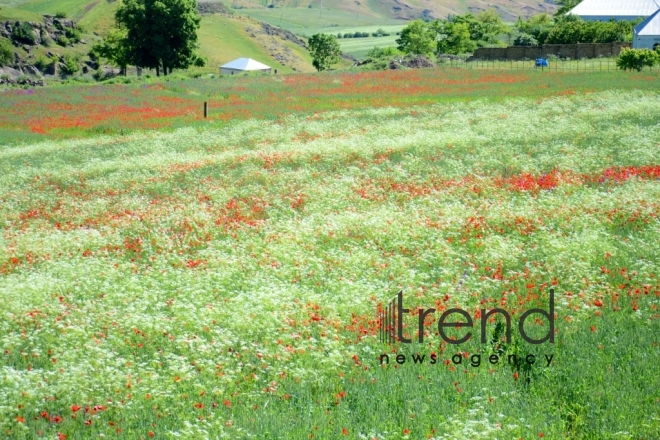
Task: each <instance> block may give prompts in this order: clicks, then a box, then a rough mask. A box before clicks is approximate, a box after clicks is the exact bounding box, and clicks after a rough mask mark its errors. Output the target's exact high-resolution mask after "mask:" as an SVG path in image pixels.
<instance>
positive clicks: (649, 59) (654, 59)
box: [616, 48, 660, 72]
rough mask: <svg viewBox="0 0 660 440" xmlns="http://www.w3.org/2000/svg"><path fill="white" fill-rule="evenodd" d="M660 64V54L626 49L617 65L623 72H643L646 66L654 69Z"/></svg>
mask: <svg viewBox="0 0 660 440" xmlns="http://www.w3.org/2000/svg"><path fill="white" fill-rule="evenodd" d="M659 62H660V52H658V51H656V50H651V49H628V48H625V49H623V50H622V51H621V53H620V54H619V58H618V59H617V60H616V65H617V67H618V68H619V69H621V70H633V69H634V70H636V71H638V72H639V71H641V70H642V69H643V68H644V67H645V66H648V67H653V66H654V65H655V64H658V63H659Z"/></svg>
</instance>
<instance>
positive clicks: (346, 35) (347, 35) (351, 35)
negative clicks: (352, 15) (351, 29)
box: [344, 33, 353, 38]
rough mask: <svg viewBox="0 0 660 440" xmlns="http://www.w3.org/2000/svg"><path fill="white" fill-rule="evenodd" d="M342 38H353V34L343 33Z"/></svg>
mask: <svg viewBox="0 0 660 440" xmlns="http://www.w3.org/2000/svg"><path fill="white" fill-rule="evenodd" d="M344 38H353V34H349V33H345V34H344Z"/></svg>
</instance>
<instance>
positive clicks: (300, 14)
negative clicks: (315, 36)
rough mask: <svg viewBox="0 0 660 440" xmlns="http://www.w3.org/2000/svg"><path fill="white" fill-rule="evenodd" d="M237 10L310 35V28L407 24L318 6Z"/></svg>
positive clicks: (327, 31)
mask: <svg viewBox="0 0 660 440" xmlns="http://www.w3.org/2000/svg"><path fill="white" fill-rule="evenodd" d="M235 12H236V13H238V14H242V15H247V16H249V17H253V18H256V19H257V20H260V21H264V22H266V23H270V24H272V25H275V26H279V27H282V28H284V29H287V30H290V31H292V32H295V33H303V34H306V35H308V36H311V35H312V34H310V33H309V32H310V31H309V30H308V28H309V29H313V32H314V33H317V32H321V29H323V31H322V32H325V33H336V32H334V31H333V29H334V28H335V27H343V28H345V27H352V28H355V27H362V26H376V28H378V27H385V26H387V25H399V26H401V25H403V24H405V22H404V21H402V20H394V19H391V18H389V19H388V18H384V17H377V16H373V15H364V14H359V15H358V14H355V13H351V12H347V11H343V10H339V9H331V10H327V9H324V10H323V12H322V13H321V14H319V9H317V8H313V9H308V8H286V9H278V8H273V9H237V10H236V11H235ZM326 28H327V30H326Z"/></svg>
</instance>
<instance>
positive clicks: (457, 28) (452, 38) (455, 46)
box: [438, 21, 477, 54]
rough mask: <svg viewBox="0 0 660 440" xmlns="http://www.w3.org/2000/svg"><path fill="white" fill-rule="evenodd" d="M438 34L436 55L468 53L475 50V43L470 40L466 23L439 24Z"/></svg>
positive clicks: (449, 22)
mask: <svg viewBox="0 0 660 440" xmlns="http://www.w3.org/2000/svg"><path fill="white" fill-rule="evenodd" d="M439 33H440V40H439V41H438V53H450V54H460V53H469V52H474V50H475V49H476V48H477V42H476V41H474V40H472V37H471V35H470V28H469V25H468V24H467V23H460V22H451V21H448V22H445V23H443V24H441V27H440V28H439Z"/></svg>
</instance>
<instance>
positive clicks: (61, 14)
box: [55, 11, 66, 18]
mask: <svg viewBox="0 0 660 440" xmlns="http://www.w3.org/2000/svg"><path fill="white" fill-rule="evenodd" d="M55 18H66V12H63V11H59V12H56V13H55Z"/></svg>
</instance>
